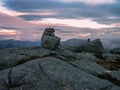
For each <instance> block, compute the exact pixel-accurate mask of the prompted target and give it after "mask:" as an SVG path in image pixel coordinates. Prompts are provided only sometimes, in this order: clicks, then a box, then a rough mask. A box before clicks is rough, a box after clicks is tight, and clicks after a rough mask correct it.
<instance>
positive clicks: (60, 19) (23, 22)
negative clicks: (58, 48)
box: [0, 0, 120, 40]
mask: <svg viewBox="0 0 120 90" xmlns="http://www.w3.org/2000/svg"><path fill="white" fill-rule="evenodd" d="M1 3H2V5H1V4H0V10H1V11H0V30H1V31H3V33H2V32H1V33H2V34H0V36H1V37H3V36H4V37H5V36H6V37H8V36H9V35H10V34H5V33H4V30H15V31H16V32H17V33H16V35H13V38H16V39H21V40H22V39H23V40H24V39H27V40H36V39H38V38H40V36H41V33H42V32H43V30H44V28H45V27H49V26H51V27H55V28H56V29H57V32H56V33H57V34H58V35H59V36H60V37H62V39H63V40H66V39H70V38H88V37H91V38H96V37H100V38H102V37H104V38H120V11H119V10H120V0H2V2H1ZM3 9H4V11H3ZM3 34H4V35H3ZM26 34H27V35H26ZM63 36H64V37H63Z"/></svg>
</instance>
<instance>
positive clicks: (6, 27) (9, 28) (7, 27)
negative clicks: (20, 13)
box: [0, 26, 24, 30]
mask: <svg viewBox="0 0 120 90" xmlns="http://www.w3.org/2000/svg"><path fill="white" fill-rule="evenodd" d="M0 28H2V29H7V30H12V29H15V30H16V29H17V30H20V29H24V28H18V27H9V26H0Z"/></svg>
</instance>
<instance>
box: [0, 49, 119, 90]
mask: <svg viewBox="0 0 120 90" xmlns="http://www.w3.org/2000/svg"><path fill="white" fill-rule="evenodd" d="M0 90H120V55H118V54H110V53H107V54H93V53H75V52H72V51H70V50H65V49H57V50H48V49H43V48H40V47H28V48H16V49H6V50H1V51H0Z"/></svg>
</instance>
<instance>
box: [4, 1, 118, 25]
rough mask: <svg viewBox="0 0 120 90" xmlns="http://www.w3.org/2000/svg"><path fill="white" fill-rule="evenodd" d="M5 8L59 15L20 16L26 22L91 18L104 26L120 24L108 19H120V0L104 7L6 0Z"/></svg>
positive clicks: (116, 20) (115, 20) (103, 5)
mask: <svg viewBox="0 0 120 90" xmlns="http://www.w3.org/2000/svg"><path fill="white" fill-rule="evenodd" d="M4 6H5V7H7V8H8V9H12V10H15V11H18V12H29V13H33V12H41V11H45V10H46V11H53V12H56V13H57V15H53V16H51V15H48V16H44V15H32V14H29V15H21V16H19V17H21V18H24V19H25V20H36V19H42V18H75V19H78V18H90V19H92V20H94V21H96V22H98V23H102V24H111V23H116V22H120V19H109V18H108V17H120V0H116V2H114V3H111V4H102V5H101V4H100V5H88V4H85V3H82V2H79V3H78V2H77V3H74V2H73V3H63V2H59V1H55V0H4ZM103 18H104V19H103ZM106 20H108V21H106ZM112 21H113V22H112ZM108 22H109V23H108Z"/></svg>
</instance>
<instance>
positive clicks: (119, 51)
mask: <svg viewBox="0 0 120 90" xmlns="http://www.w3.org/2000/svg"><path fill="white" fill-rule="evenodd" d="M111 53H113V54H120V48H113V49H112V50H111Z"/></svg>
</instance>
